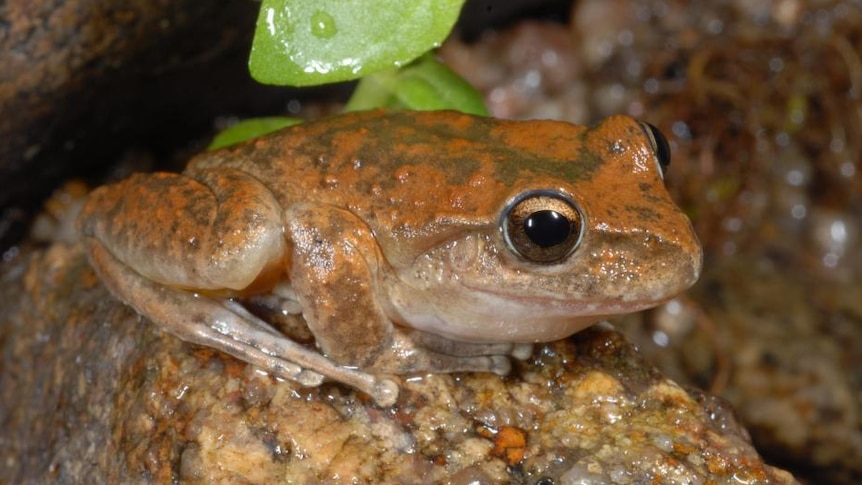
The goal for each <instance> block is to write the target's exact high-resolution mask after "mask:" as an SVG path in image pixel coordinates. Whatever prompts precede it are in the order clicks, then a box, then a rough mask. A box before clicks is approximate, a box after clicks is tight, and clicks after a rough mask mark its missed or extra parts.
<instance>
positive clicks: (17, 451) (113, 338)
mask: <svg viewBox="0 0 862 485" xmlns="http://www.w3.org/2000/svg"><path fill="white" fill-rule="evenodd" d="M25 253H26V254H21V255H19V256H18V257H17V258H16V259H15V260H14V261H12V262H9V263H6V264H5V265H4V266H3V268H2V270H3V272H2V275H0V285H2V286H0V289H2V295H3V307H4V314H3V317H2V318H3V322H2V326H0V329H2V335H0V343H2V346H3V349H2V350H3V353H2V356H3V357H2V359H3V361H2V364H0V366H2V367H0V368H2V370H3V371H2V373H0V387H2V389H4V392H3V393H2V396H0V426H2V429H3V430H4V432H3V435H2V437H0V459H2V460H0V481H2V482H9V483H22V482H46V481H50V482H52V483H82V482H87V483H129V482H135V483H170V482H176V481H178V480H179V481H182V482H183V483H274V482H286V483H404V484H409V483H453V484H459V483H463V484H467V483H531V484H535V483H542V484H551V483H556V484H609V483H610V484H614V483H619V484H630V483H666V484H698V483H713V484H718V483H728V484H730V483H734V484H736V483H750V484H766V483H779V484H781V483H787V484H792V483H796V482H795V480H794V479H793V478H792V477H791V476H790V475H789V474H787V473H786V472H782V471H780V470H778V469H775V468H772V467H769V466H767V465H765V464H764V462H763V461H762V460H761V458H760V457H759V456H758V455H757V453H756V452H755V450H754V448H753V447H752V445H751V444H750V443H749V441H748V438H747V434H746V432H745V431H744V430H743V429H742V428H741V427H740V426H739V424H738V423H737V422H736V420H735V419H734V417H733V414H732V412H730V411H729V410H728V408H727V407H726V406H725V405H724V404H722V403H721V402H720V401H719V400H717V399H716V398H713V397H709V396H706V395H703V394H700V393H691V392H687V391H686V390H684V389H682V388H680V387H679V386H678V385H676V384H675V383H673V382H672V381H670V380H668V379H667V378H665V377H663V376H662V375H661V374H659V373H658V372H657V371H656V369H655V368H654V367H652V366H650V365H648V364H647V363H646V362H645V361H644V360H643V359H642V358H641V357H640V356H639V355H638V353H637V352H636V351H635V350H634V349H633V347H632V346H631V345H629V344H628V343H627V342H626V341H625V340H624V339H623V338H622V337H621V336H620V334H618V333H617V332H616V331H615V330H614V329H613V328H612V327H610V326H609V325H600V326H597V327H594V328H593V329H590V330H588V331H585V332H582V333H580V334H578V335H576V336H575V337H574V338H572V339H569V340H566V341H562V342H557V343H554V344H550V345H545V346H541V347H539V348H538V349H537V350H536V352H535V353H534V356H533V358H532V359H530V360H529V361H527V362H523V363H520V364H518V366H517V369H516V372H515V373H514V374H513V375H512V376H510V377H508V378H501V377H498V376H495V375H489V374H463V375H421V376H415V377H412V378H407V379H404V384H403V388H404V391H403V393H402V396H401V397H400V399H399V401H398V403H397V405H395V406H394V407H392V408H378V407H376V406H374V405H373V404H372V403H371V402H370V400H369V399H367V397H366V396H363V395H357V394H355V393H354V392H353V391H351V390H350V389H346V388H343V387H341V386H339V385H336V384H326V385H324V386H322V387H320V388H314V389H308V388H299V387H297V386H295V385H294V384H292V383H289V382H280V381H278V380H275V379H273V378H271V377H269V376H267V375H264V374H263V373H261V372H259V371H257V370H256V369H254V368H253V367H250V366H248V365H246V364H244V363H241V362H239V361H237V360H234V359H232V358H230V357H227V356H225V355H222V354H220V353H217V352H214V351H211V350H208V349H205V348H200V347H196V346H191V345H188V344H185V343H182V342H180V341H179V340H178V339H176V338H174V337H172V336H170V335H167V334H164V333H161V332H159V331H158V330H157V329H156V328H155V326H153V325H152V324H150V323H148V322H147V321H145V320H143V319H142V318H141V317H139V316H137V315H135V314H134V313H133V312H132V311H130V310H129V309H128V308H127V307H125V306H123V305H121V304H120V303H118V302H117V301H115V300H114V299H112V298H111V297H110V296H109V295H108V293H107V292H106V291H105V289H104V288H103V287H102V286H101V284H100V283H99V282H98V280H97V278H96V277H95V276H94V274H93V273H92V271H91V270H90V268H89V267H88V266H87V264H86V263H85V260H84V258H83V255H82V252H81V250H80V249H79V248H78V247H76V246H69V245H62V244H57V245H54V246H52V247H50V248H48V249H47V250H41V251H25ZM12 389H14V390H15V392H9V391H8V390H12Z"/></svg>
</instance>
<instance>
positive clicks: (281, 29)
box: [249, 0, 464, 86]
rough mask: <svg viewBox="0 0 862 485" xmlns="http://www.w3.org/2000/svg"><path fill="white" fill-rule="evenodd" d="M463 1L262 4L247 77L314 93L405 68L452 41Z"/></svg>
mask: <svg viewBox="0 0 862 485" xmlns="http://www.w3.org/2000/svg"><path fill="white" fill-rule="evenodd" d="M463 3H464V0H410V1H403V0H263V3H262V5H261V8H260V15H259V16H258V20H257V29H256V30H255V35H254V43H253V44H252V50H251V57H250V59H249V69H250V70H251V75H252V77H254V78H255V79H256V80H258V81H259V82H262V83H266V84H279V85H292V86H309V85H317V84H325V83H330V82H337V81H345V80H349V79H356V78H359V77H362V76H365V75H367V74H368V73H371V72H375V71H380V70H383V69H392V68H397V67H399V66H402V65H405V64H407V63H409V62H410V61H412V60H413V59H416V58H417V57H419V56H420V55H422V54H423V53H425V52H427V51H428V50H430V49H432V48H434V47H436V46H438V45H439V44H440V43H441V42H443V40H444V39H445V38H446V36H447V35H449V32H450V31H451V30H452V27H453V26H454V25H455V21H456V20H457V19H458V15H459V13H460V11H461V6H462V5H463Z"/></svg>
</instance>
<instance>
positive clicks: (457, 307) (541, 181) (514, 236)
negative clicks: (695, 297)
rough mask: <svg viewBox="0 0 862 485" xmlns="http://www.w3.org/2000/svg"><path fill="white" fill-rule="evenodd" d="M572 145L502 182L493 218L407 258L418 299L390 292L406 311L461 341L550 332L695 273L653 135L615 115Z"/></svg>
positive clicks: (573, 327) (643, 301)
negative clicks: (420, 300) (413, 301)
mask: <svg viewBox="0 0 862 485" xmlns="http://www.w3.org/2000/svg"><path fill="white" fill-rule="evenodd" d="M508 141H509V142H510V143H512V144H517V139H516V138H515V137H510V138H509V140H508ZM572 143H573V146H572V150H573V152H572V153H571V154H570V155H569V156H568V157H566V158H565V159H562V160H557V161H555V160H550V161H549V162H548V163H549V164H550V168H549V167H548V166H544V167H541V168H538V167H534V168H531V167H524V168H523V169H522V170H521V172H520V174H519V176H518V177H517V180H515V182H514V183H509V184H507V190H506V191H505V193H501V194H499V202H498V203H497V207H498V215H497V218H496V220H495V221H494V223H492V224H488V225H486V226H483V227H479V228H476V227H472V228H469V230H468V229H466V228H465V230H463V231H461V232H460V233H459V235H458V236H456V237H454V238H452V239H449V240H447V241H446V242H445V243H442V244H439V245H437V246H435V247H433V248H431V249H430V250H429V251H427V252H425V253H423V254H422V255H421V256H420V257H419V258H417V259H416V260H415V262H414V265H413V267H412V269H411V275H410V276H409V279H410V280H411V281H408V282H407V283H408V285H410V286H411V287H413V288H421V290H422V293H423V294H425V295H427V296H426V297H424V305H409V304H406V303H405V301H406V300H402V301H401V302H399V301H397V300H398V299H397V298H396V301H395V302H394V303H395V306H396V308H397V310H398V311H399V313H400V314H401V316H402V318H403V319H405V320H407V321H408V323H409V324H410V325H411V326H414V327H418V328H425V329H426V330H429V331H433V332H434V333H438V334H443V335H447V336H449V337H452V338H458V339H471V340H501V341H548V340H554V339H558V338H562V337H565V336H568V335H570V334H572V333H574V332H577V331H579V330H580V329H582V328H584V327H586V326H588V325H591V324H593V323H595V322H597V321H599V320H600V319H602V318H604V317H608V316H612V315H618V314H623V313H629V312H634V311H638V310H643V309H645V308H649V307H652V306H655V305H657V304H659V303H662V302H664V301H666V300H668V299H670V298H672V297H673V296H674V295H676V294H678V293H680V292H682V291H683V290H685V289H687V288H688V287H690V286H691V285H692V284H693V283H694V282H695V281H696V280H697V278H698V275H699V273H700V269H701V263H702V250H701V247H700V244H699V242H698V240H697V237H696V235H695V233H694V231H693V229H692V227H691V223H690V222H689V220H688V218H687V217H686V216H685V214H683V213H682V212H681V211H680V209H679V208H678V207H677V206H676V205H675V204H674V203H673V201H672V200H671V198H670V195H669V194H668V192H667V190H666V189H665V186H664V181H663V178H664V177H663V175H664V173H663V172H664V171H665V170H666V169H667V166H668V162H669V157H670V151H669V149H668V145H667V141H666V140H665V139H664V137H663V136H662V135H661V133H659V132H658V130H656V129H655V128H654V127H652V126H650V125H648V124H644V123H637V122H636V121H634V120H632V119H630V118H628V117H613V118H609V119H608V120H606V121H604V122H603V123H602V124H600V125H598V126H596V127H594V128H591V129H590V130H586V131H584V132H583V133H582V134H579V136H578V137H577V139H576V140H573V142H572ZM566 164H582V166H584V167H587V168H586V169H573V168H572V167H571V166H567V165H566ZM558 173H561V174H568V176H565V177H560V176H555V174H558ZM399 303H402V304H401V305H399ZM428 305H431V306H433V307H434V310H433V311H426V310H427V307H428ZM420 307H425V308H426V310H420V309H419V308H420ZM432 313H433V314H434V315H433V316H432V315H431V314H432Z"/></svg>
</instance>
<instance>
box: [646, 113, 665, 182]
mask: <svg viewBox="0 0 862 485" xmlns="http://www.w3.org/2000/svg"><path fill="white" fill-rule="evenodd" d="M640 125H641V128H642V129H643V130H644V134H646V136H647V138H649V142H650V145H652V151H653V152H655V156H656V159H658V170H659V173H660V174H661V176H662V178H664V174H665V172H667V167H668V165H670V144H669V143H668V142H667V138H665V137H664V135H663V134H662V133H661V131H659V129H658V128H656V127H655V126H653V125H651V124H649V123H647V122H646V121H641V122H640Z"/></svg>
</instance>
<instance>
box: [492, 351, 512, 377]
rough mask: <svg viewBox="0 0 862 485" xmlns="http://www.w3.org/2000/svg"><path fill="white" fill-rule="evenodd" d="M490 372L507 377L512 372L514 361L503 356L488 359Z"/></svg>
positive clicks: (493, 356)
mask: <svg viewBox="0 0 862 485" xmlns="http://www.w3.org/2000/svg"><path fill="white" fill-rule="evenodd" d="M488 362H489V366H488V371H489V372H493V373H494V374H497V375H500V376H505V375H508V374H509V372H511V371H512V361H510V360H509V358H508V357H504V356H502V355H491V356H489V357H488Z"/></svg>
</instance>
